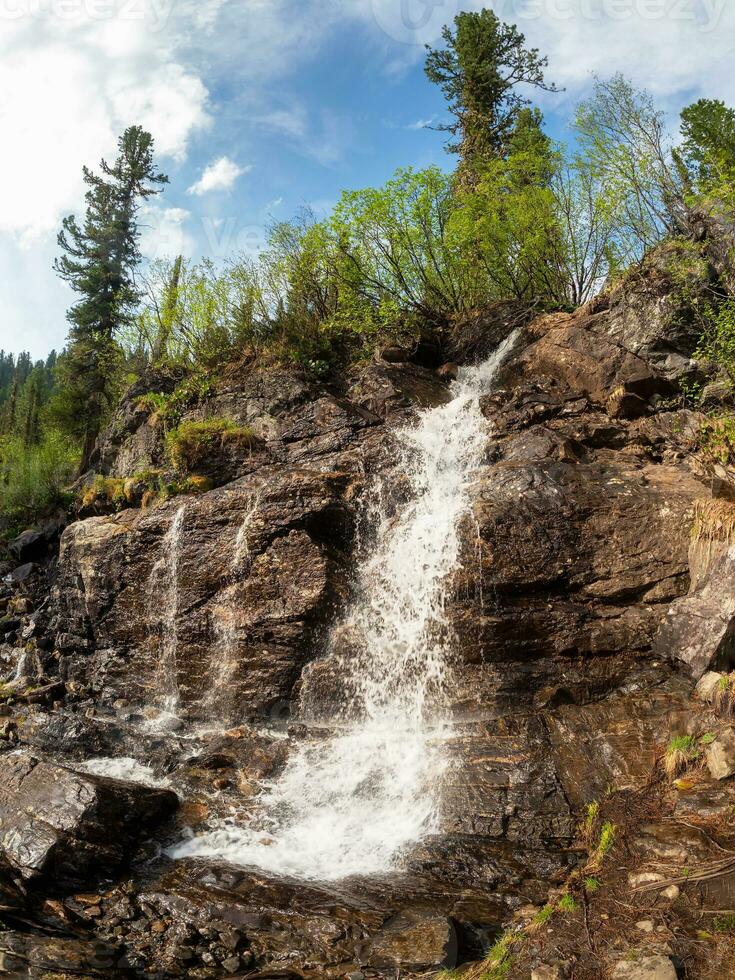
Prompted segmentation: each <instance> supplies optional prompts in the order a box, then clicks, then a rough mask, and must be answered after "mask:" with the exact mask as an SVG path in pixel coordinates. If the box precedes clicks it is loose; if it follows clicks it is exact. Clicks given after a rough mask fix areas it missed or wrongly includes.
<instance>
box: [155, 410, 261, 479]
mask: <svg viewBox="0 0 735 980" xmlns="http://www.w3.org/2000/svg"><path fill="white" fill-rule="evenodd" d="M254 442H255V436H254V433H253V430H252V429H251V428H249V427H248V426H244V425H237V423H236V422H233V421H232V420H231V419H223V418H211V419H202V420H199V421H188V422H182V423H181V425H179V426H177V427H176V428H175V429H172V430H171V431H170V432H169V433H168V435H167V436H166V450H167V453H168V456H169V459H170V460H171V463H172V464H173V466H174V467H175V468H176V469H177V470H178V471H179V472H181V473H190V472H191V471H192V470H193V469H195V468H196V467H197V466H198V465H199V464H201V463H202V462H204V460H205V459H206V457H207V455H208V454H209V453H210V452H212V450H214V449H216V448H217V447H218V446H219V447H222V446H226V445H237V446H243V447H247V448H250V447H252V446H253V444H254Z"/></svg>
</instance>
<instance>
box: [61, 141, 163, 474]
mask: <svg viewBox="0 0 735 980" xmlns="http://www.w3.org/2000/svg"><path fill="white" fill-rule="evenodd" d="M118 150H119V153H118V157H117V159H116V160H115V162H114V163H113V164H112V165H110V164H108V163H107V162H106V161H105V160H102V162H101V164H100V174H95V173H93V172H92V171H91V170H89V169H88V168H87V167H85V168H84V182H85V183H86V184H87V187H88V190H87V193H86V195H85V200H86V214H85V219H84V224H83V225H82V226H81V227H80V226H79V225H78V223H77V220H76V218H75V217H74V216H73V215H70V216H69V217H67V218H65V219H64V221H63V226H62V230H61V231H60V232H59V236H58V244H59V247H60V248H61V249H62V250H63V252H64V253H65V254H63V255H62V256H61V257H60V258H58V259H57V260H56V262H55V263H54V268H55V269H56V271H57V272H58V274H59V275H60V276H61V277H62V279H65V280H66V281H67V282H69V283H70V285H71V287H72V289H74V291H75V292H77V293H79V294H80V297H81V298H80V299H79V300H78V301H77V302H76V303H75V304H74V306H72V307H71V309H70V310H69V313H68V314H67V317H68V320H69V322H70V323H71V329H70V331H69V342H68V346H67V350H66V353H65V356H64V357H63V358H62V359H60V362H59V369H58V370H59V380H60V383H61V385H63V388H64V391H63V397H62V398H61V399H59V401H58V412H59V414H60V415H61V417H62V420H63V421H64V422H65V424H66V425H67V427H68V429H69V430H70V432H71V433H72V434H74V435H75V436H76V437H78V438H79V439H80V440H81V442H82V469H83V470H84V469H86V468H87V466H88V464H89V461H90V458H91V455H92V450H93V448H94V444H95V441H96V439H97V436H98V434H99V431H100V429H101V427H102V425H103V423H104V419H105V416H106V414H107V412H108V410H109V407H110V403H111V401H112V398H113V397H114V392H115V383H114V382H115V377H116V374H117V369H118V364H119V355H120V352H119V348H118V345H117V344H116V342H115V335H116V333H117V331H118V330H119V329H120V328H121V327H122V326H123V325H125V324H127V323H128V322H129V321H130V318H131V316H132V313H133V310H134V308H135V305H136V303H137V301H138V298H139V294H138V290H137V288H136V284H135V269H136V267H137V266H138V264H139V263H140V249H139V239H140V232H139V228H138V221H137V218H138V212H139V210H140V207H141V204H142V203H143V202H144V201H146V200H147V199H148V198H149V197H151V196H153V195H154V194H158V193H160V190H161V187H162V185H163V184H165V183H167V182H168V178H167V177H166V176H165V175H164V174H162V173H160V172H159V171H157V170H156V168H155V166H154V161H153V137H152V136H151V134H150V133H147V132H145V130H143V129H142V128H141V127H140V126H131V127H129V128H128V129H126V130H125V132H124V133H123V135H122V136H121V137H120V139H119V140H118Z"/></svg>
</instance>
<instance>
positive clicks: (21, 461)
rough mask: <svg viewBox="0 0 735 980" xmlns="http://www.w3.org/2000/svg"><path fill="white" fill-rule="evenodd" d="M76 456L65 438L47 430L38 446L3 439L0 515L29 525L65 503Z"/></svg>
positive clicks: (1, 450)
mask: <svg viewBox="0 0 735 980" xmlns="http://www.w3.org/2000/svg"><path fill="white" fill-rule="evenodd" d="M78 462H79V455H78V451H77V449H76V447H74V446H73V445H71V444H70V443H69V440H68V438H67V437H66V436H65V435H64V434H63V433H61V432H59V431H58V430H55V429H47V430H46V431H45V432H44V434H43V436H42V437H41V438H40V441H39V442H38V443H34V444H31V445H27V444H26V443H25V442H24V441H23V439H22V438H19V437H17V436H15V437H5V438H4V439H3V440H2V442H1V443H0V513H2V514H4V515H6V516H8V517H10V518H11V519H17V520H23V521H32V520H35V519H36V518H38V517H41V516H43V514H44V513H45V512H47V511H49V510H50V509H51V508H53V507H54V506H56V505H58V504H61V503H65V502H66V501H67V494H66V492H65V487H66V486H67V485H68V484H69V483H70V482H71V480H72V478H73V475H74V471H75V468H76V466H77V465H78Z"/></svg>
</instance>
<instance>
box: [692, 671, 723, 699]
mask: <svg viewBox="0 0 735 980" xmlns="http://www.w3.org/2000/svg"><path fill="white" fill-rule="evenodd" d="M725 676H726V675H725V674H720V673H718V672H717V671H716V670H708V671H707V673H706V674H704V675H703V676H702V677H700V679H699V681H698V682H697V686H696V688H695V689H694V693H695V694H696V696H697V697H698V698H699V700H700V701H705V702H707V703H710V702H711V701H712V700H713V698H714V696H715V694H716V693H717V690H718V689H719V687H720V685H721V683H722V682H723V681H724V680H725Z"/></svg>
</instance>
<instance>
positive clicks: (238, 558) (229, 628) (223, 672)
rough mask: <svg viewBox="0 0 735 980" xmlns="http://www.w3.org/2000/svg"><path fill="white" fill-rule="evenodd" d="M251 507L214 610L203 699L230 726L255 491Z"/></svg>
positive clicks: (207, 706)
mask: <svg viewBox="0 0 735 980" xmlns="http://www.w3.org/2000/svg"><path fill="white" fill-rule="evenodd" d="M249 503H250V506H249V507H248V509H247V511H246V512H245V516H244V517H243V519H242V522H241V524H240V527H239V528H238V530H237V534H236V535H235V541H234V544H233V548H232V558H231V559H230V579H231V585H230V587H229V588H228V589H227V590H226V592H225V593H224V594H223V596H222V600H223V601H222V600H221V601H220V602H219V603H218V605H217V606H215V608H214V609H213V611H212V618H213V623H214V634H215V637H216V640H217V642H216V643H215V645H214V650H213V657H212V662H211V674H212V682H211V685H210V689H209V693H208V694H207V695H206V697H205V698H204V708H205V710H206V711H207V712H208V714H209V715H214V717H215V718H216V720H217V721H218V722H220V723H222V724H223V725H224V726H228V725H229V724H230V723H231V722H232V721H234V719H235V718H236V716H237V711H236V705H234V704H233V700H234V697H233V691H232V681H233V679H234V677H235V675H236V673H237V669H238V667H239V665H240V659H239V650H238V643H237V639H238V636H237V617H236V615H235V609H234V608H233V603H234V601H235V598H234V597H235V587H236V583H237V581H238V580H239V579H240V578H241V577H242V574H243V573H244V572H247V571H248V570H249V566H250V542H249V539H248V534H249V532H250V530H251V528H252V524H253V518H254V516H255V513H256V511H257V509H258V504H259V503H260V494H254V495H253V497H252V498H251V499H250V502H249Z"/></svg>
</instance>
